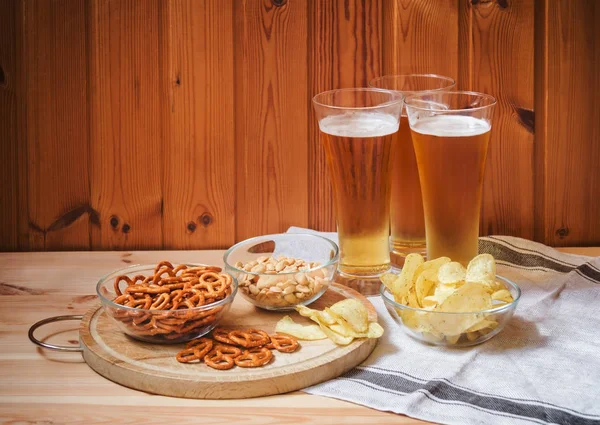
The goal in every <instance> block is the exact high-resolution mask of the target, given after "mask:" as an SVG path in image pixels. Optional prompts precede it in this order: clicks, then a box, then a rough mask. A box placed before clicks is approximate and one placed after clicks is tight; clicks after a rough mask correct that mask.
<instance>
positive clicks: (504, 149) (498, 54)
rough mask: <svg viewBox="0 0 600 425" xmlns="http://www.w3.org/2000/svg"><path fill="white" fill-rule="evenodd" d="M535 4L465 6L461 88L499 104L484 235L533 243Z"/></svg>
mask: <svg viewBox="0 0 600 425" xmlns="http://www.w3.org/2000/svg"><path fill="white" fill-rule="evenodd" d="M533 3H534V1H533V0H514V1H511V2H500V1H498V2H475V1H471V2H464V3H461V10H460V13H461V14H462V15H464V16H462V17H461V19H460V22H461V26H463V25H467V24H468V28H464V27H461V31H460V49H461V52H460V55H459V57H460V70H459V86H460V88H461V89H463V90H473V91H478V92H483V93H487V94H491V95H492V96H494V97H495V98H496V99H497V102H498V103H497V104H496V109H495V114H494V120H493V122H492V134H491V138H490V144H489V150H488V155H487V161H486V170H485V176H484V184H483V199H482V214H481V230H480V234H482V235H493V234H495V235H515V236H521V237H523V238H526V239H532V238H533V229H534V227H533V226H534V224H533V221H534V219H533V214H532V211H533V199H534V193H533V180H534V175H533V166H532V165H533V142H534V135H533V119H534V117H533V104H534V89H533V81H534V71H533V54H532V52H533V40H534V34H533V27H534V4H533Z"/></svg>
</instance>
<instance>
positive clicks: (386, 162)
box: [313, 88, 403, 277]
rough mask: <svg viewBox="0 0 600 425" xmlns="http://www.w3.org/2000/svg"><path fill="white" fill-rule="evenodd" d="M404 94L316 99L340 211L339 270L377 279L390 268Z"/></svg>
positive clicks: (351, 93)
mask: <svg viewBox="0 0 600 425" xmlns="http://www.w3.org/2000/svg"><path fill="white" fill-rule="evenodd" d="M402 98H403V97H402V94H401V93H399V92H394V91H388V90H381V89H376V88H356V89H340V90H332V91H328V92H324V93H321V94H318V95H316V96H315V97H314V98H313V106H314V109H315V113H316V116H317V120H318V123H319V129H320V131H321V141H322V145H323V148H324V150H325V157H326V161H327V168H328V171H329V177H330V182H331V186H332V189H333V200H334V206H335V213H336V222H337V231H338V237H339V246H340V262H339V271H340V273H342V274H345V275H347V276H351V277H354V276H356V277H375V276H378V275H380V274H381V273H383V272H385V271H387V270H389V268H390V252H389V225H390V221H389V220H390V183H391V176H390V154H391V145H392V135H393V134H394V133H396V132H397V131H398V127H399V124H400V115H401V112H402Z"/></svg>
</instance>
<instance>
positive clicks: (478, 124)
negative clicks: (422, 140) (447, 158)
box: [411, 115, 492, 137]
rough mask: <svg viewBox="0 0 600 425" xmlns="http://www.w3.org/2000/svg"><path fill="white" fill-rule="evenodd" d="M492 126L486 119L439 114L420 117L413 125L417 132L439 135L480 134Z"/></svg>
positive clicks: (460, 135)
mask: <svg viewBox="0 0 600 425" xmlns="http://www.w3.org/2000/svg"><path fill="white" fill-rule="evenodd" d="M491 128H492V126H491V125H490V124H489V123H488V122H487V121H486V120H483V119H480V118H475V117H469V116H465V115H437V116H435V117H428V118H423V119H420V120H418V121H417V122H416V123H415V124H414V125H413V126H411V129H412V130H413V131H415V132H417V133H421V134H427V135H430V136H437V137H465V136H478V135H480V134H483V133H486V132H488V131H490V129H491Z"/></svg>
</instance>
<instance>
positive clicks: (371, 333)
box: [366, 322, 384, 338]
mask: <svg viewBox="0 0 600 425" xmlns="http://www.w3.org/2000/svg"><path fill="white" fill-rule="evenodd" d="M383 332H384V331H383V328H382V327H381V325H380V324H379V323H377V322H369V329H367V335H366V338H379V337H380V336H383Z"/></svg>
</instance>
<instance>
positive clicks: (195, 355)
mask: <svg viewBox="0 0 600 425" xmlns="http://www.w3.org/2000/svg"><path fill="white" fill-rule="evenodd" d="M212 337H213V338H214V340H213V339H210V338H199V339H197V340H194V341H191V342H189V343H188V344H187V345H186V346H185V348H184V349H183V350H181V351H180V352H179V353H177V356H176V358H177V361H178V362H180V363H201V362H204V363H205V364H206V365H207V366H209V367H212V368H213V369H219V370H227V369H231V368H232V367H234V366H235V365H237V366H239V367H260V366H264V365H266V364H268V363H269V362H270V361H271V360H272V359H273V352H272V351H271V350H277V351H279V352H282V353H292V352H294V351H296V350H297V349H298V347H299V346H300V344H298V340H296V338H293V337H291V336H288V335H279V334H274V335H269V334H267V333H266V332H264V331H261V330H258V329H245V330H237V329H236V330H231V331H227V330H225V329H221V328H217V329H215V330H214V331H213V333H212ZM236 345H237V346H236ZM238 346H239V347H242V348H243V349H244V350H243V351H242V349H240V348H239V347H238Z"/></svg>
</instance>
